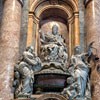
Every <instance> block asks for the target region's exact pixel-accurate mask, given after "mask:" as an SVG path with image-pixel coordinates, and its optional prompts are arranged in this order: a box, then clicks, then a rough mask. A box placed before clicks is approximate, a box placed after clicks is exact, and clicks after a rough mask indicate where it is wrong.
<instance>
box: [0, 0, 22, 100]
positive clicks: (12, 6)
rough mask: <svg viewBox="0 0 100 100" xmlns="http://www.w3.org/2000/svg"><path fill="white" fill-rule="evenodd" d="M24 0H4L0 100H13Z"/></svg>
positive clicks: (0, 34) (0, 49) (0, 45)
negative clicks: (13, 84)
mask: <svg viewBox="0 0 100 100" xmlns="http://www.w3.org/2000/svg"><path fill="white" fill-rule="evenodd" d="M22 5H23V4H22V0H4V9H3V19H2V25H1V32H0V100H12V99H13V93H12V83H13V77H14V75H13V73H14V64H15V62H16V61H17V59H18V54H19V44H20V43H19V42H20V24H21V8H22Z"/></svg>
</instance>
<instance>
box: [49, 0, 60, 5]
mask: <svg viewBox="0 0 100 100" xmlns="http://www.w3.org/2000/svg"><path fill="white" fill-rule="evenodd" d="M50 4H51V5H57V4H59V0H50Z"/></svg>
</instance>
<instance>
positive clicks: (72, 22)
mask: <svg viewBox="0 0 100 100" xmlns="http://www.w3.org/2000/svg"><path fill="white" fill-rule="evenodd" d="M76 1H77V0H39V1H38V0H30V11H29V23H28V34H27V35H28V36H27V46H28V45H34V46H35V50H36V52H38V48H39V29H40V28H42V29H43V28H45V29H46V30H47V31H50V29H49V28H48V27H49V26H50V24H51V26H52V23H57V24H58V26H59V30H60V33H62V34H63V36H64V37H65V40H66V44H67V46H68V49H69V55H71V54H72V52H73V48H74V46H75V45H79V12H78V6H77V2H76ZM62 26H63V28H62ZM50 28H51V27H50ZM61 29H62V30H61ZM46 30H45V31H46ZM63 30H64V32H63ZM65 31H66V32H65Z"/></svg>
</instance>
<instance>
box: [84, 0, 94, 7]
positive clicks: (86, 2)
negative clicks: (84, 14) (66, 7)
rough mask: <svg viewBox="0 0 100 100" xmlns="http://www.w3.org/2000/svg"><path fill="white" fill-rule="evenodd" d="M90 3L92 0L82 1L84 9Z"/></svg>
mask: <svg viewBox="0 0 100 100" xmlns="http://www.w3.org/2000/svg"><path fill="white" fill-rule="evenodd" d="M91 1H93V0H84V5H85V7H87V5H88V4H89V3H90V2H91Z"/></svg>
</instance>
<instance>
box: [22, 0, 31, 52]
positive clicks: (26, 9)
mask: <svg viewBox="0 0 100 100" xmlns="http://www.w3.org/2000/svg"><path fill="white" fill-rule="evenodd" d="M28 13H29V0H24V5H23V8H22V17H21V18H22V22H21V36H20V54H22V52H23V51H24V50H25V48H26V42H27V29H28Z"/></svg>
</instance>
